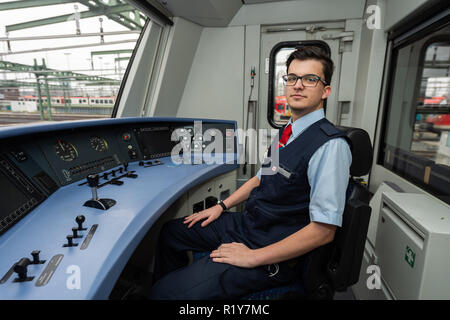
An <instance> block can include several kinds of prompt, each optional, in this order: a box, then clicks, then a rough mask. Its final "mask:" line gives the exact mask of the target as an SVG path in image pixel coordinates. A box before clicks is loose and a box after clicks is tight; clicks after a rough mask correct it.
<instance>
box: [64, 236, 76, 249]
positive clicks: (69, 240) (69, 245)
mask: <svg viewBox="0 0 450 320" xmlns="http://www.w3.org/2000/svg"><path fill="white" fill-rule="evenodd" d="M66 239H67V243H66V244H65V245H64V246H63V247H76V246H77V245H78V243H73V235H71V234H69V235H68V236H67V237H66Z"/></svg>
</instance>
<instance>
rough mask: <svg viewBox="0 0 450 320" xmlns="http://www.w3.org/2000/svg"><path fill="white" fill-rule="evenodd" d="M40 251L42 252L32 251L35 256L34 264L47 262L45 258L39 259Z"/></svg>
mask: <svg viewBox="0 0 450 320" xmlns="http://www.w3.org/2000/svg"><path fill="white" fill-rule="evenodd" d="M39 253H41V251H40V250H33V252H31V256H32V257H33V262H31V263H32V264H43V263H45V260H40V259H39Z"/></svg>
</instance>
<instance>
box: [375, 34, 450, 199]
mask: <svg viewBox="0 0 450 320" xmlns="http://www.w3.org/2000/svg"><path fill="white" fill-rule="evenodd" d="M449 34H450V27H449V26H445V27H441V28H439V29H438V30H436V29H435V31H433V32H429V33H428V34H426V35H425V36H423V35H422V36H418V35H416V36H412V38H411V39H410V41H407V42H406V43H405V42H404V43H405V44H404V45H401V44H400V45H399V46H398V47H394V49H393V63H394V67H393V71H392V73H391V82H390V88H389V90H390V94H389V98H388V109H387V114H386V119H387V121H386V123H385V132H384V134H385V136H384V141H383V144H382V146H381V147H382V148H381V149H382V150H383V152H382V153H381V156H380V159H379V162H381V164H382V165H383V166H385V167H386V168H388V169H390V170H392V171H393V172H395V173H397V174H399V175H400V176H403V177H404V178H406V179H408V180H409V181H411V182H413V183H414V184H416V185H418V186H420V187H421V188H424V189H425V190H427V191H429V192H431V193H433V194H434V195H436V196H437V197H439V198H441V199H442V200H444V201H446V202H447V203H450V190H449V188H448V186H449V185H450V181H449V178H448V177H449V176H450V175H449V174H450V135H449V131H450V101H449V89H450V41H449V40H448V37H449ZM411 79H414V81H411Z"/></svg>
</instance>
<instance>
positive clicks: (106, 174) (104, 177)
mask: <svg viewBox="0 0 450 320" xmlns="http://www.w3.org/2000/svg"><path fill="white" fill-rule="evenodd" d="M103 179H105V180H108V172H105V173H104V174H103Z"/></svg>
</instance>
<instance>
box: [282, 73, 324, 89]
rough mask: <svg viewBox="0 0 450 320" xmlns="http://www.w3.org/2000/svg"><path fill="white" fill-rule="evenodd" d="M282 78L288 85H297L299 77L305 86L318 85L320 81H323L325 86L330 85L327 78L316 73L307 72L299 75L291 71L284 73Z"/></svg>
mask: <svg viewBox="0 0 450 320" xmlns="http://www.w3.org/2000/svg"><path fill="white" fill-rule="evenodd" d="M282 78H283V80H284V84H285V85H286V86H295V84H296V83H297V80H298V79H300V80H301V82H302V85H303V86H304V87H316V86H317V84H318V83H319V81H321V82H323V84H324V85H325V86H327V85H328V83H327V82H326V81H325V80H323V79H322V78H320V77H319V76H318V75H315V74H305V75H304V76H297V75H296V74H293V73H291V74H287V75H284V76H283V77H282Z"/></svg>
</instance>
